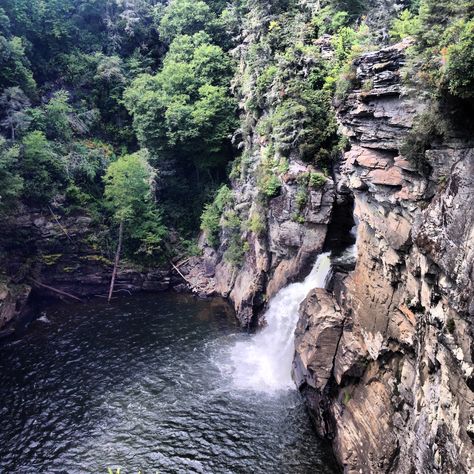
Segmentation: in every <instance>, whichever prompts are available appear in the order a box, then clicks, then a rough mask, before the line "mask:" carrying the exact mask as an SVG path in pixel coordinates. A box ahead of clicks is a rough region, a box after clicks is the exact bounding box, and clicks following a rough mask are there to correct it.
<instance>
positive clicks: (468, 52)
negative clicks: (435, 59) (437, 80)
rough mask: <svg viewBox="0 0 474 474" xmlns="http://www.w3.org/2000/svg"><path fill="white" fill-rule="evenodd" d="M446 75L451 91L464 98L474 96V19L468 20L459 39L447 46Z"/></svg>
mask: <svg viewBox="0 0 474 474" xmlns="http://www.w3.org/2000/svg"><path fill="white" fill-rule="evenodd" d="M447 57H448V61H447V66H446V72H445V77H446V81H447V85H448V89H449V92H450V93H451V94H453V95H455V96H458V97H461V98H462V99H470V98H473V97H474V20H471V21H468V22H466V23H465V24H464V25H463V27H462V29H461V32H460V34H459V40H458V41H457V42H456V43H455V44H451V45H450V46H449V47H448V48H447Z"/></svg>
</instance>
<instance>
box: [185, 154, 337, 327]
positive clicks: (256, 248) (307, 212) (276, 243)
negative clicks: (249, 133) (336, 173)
mask: <svg viewBox="0 0 474 474" xmlns="http://www.w3.org/2000/svg"><path fill="white" fill-rule="evenodd" d="M260 159H261V149H260V147H257V148H256V151H255V153H254V154H253V156H252V164H251V166H252V168H253V169H251V170H249V171H248V174H247V176H246V178H245V181H244V182H234V186H233V188H232V189H233V192H234V196H235V202H234V209H235V210H236V211H237V212H238V213H239V215H240V216H241V219H242V220H243V221H246V220H247V221H248V220H249V219H250V218H251V216H252V215H254V214H255V213H258V214H259V215H260V216H261V219H262V220H263V222H264V226H265V231H262V232H258V233H257V232H253V231H252V230H250V229H249V230H246V231H245V232H244V235H243V240H244V241H245V242H247V243H248V251H247V252H246V253H245V257H244V261H243V262H242V264H241V266H239V267H237V266H235V265H232V264H231V263H229V262H227V261H226V259H225V251H226V249H227V248H228V245H229V238H228V236H227V235H226V232H225V231H224V232H223V233H222V236H221V245H220V247H219V249H218V250H217V251H215V250H214V249H212V248H210V247H209V246H207V245H205V244H204V243H203V251H204V255H203V257H199V258H194V259H191V260H190V261H189V262H188V263H187V264H185V265H184V266H183V267H182V271H183V272H185V274H186V275H187V276H186V277H187V279H188V280H189V281H190V282H191V284H192V286H193V287H194V288H195V289H196V290H197V291H198V292H199V293H201V294H203V295H207V296H208V295H215V294H217V295H222V296H225V297H229V298H230V299H231V301H232V302H233V304H234V307H235V309H236V314H237V317H238V319H239V320H240V322H241V323H242V325H243V326H248V325H251V324H256V323H257V321H256V319H257V316H258V315H259V314H260V312H261V310H262V308H263V307H264V305H265V302H266V301H268V300H269V299H270V298H271V297H272V296H273V295H274V294H275V293H276V292H277V291H278V290H280V289H281V288H283V287H284V286H286V285H287V284H288V283H291V282H292V281H294V280H296V279H297V278H299V277H300V276H301V274H302V273H303V272H304V271H305V270H307V269H308V266H309V265H310V264H312V263H313V262H314V259H315V257H316V255H317V254H318V253H319V252H321V250H322V248H323V245H324V241H325V238H326V233H327V226H328V224H329V222H330V219H331V213H332V209H333V204H334V199H335V186H334V183H333V181H332V180H331V179H327V181H326V183H325V184H324V185H323V186H322V187H321V188H319V189H314V190H312V191H310V193H309V196H308V200H307V202H306V203H305V205H304V208H303V209H301V208H300V207H298V204H297V199H296V194H297V190H298V185H297V180H298V177H299V176H301V175H303V174H305V173H308V171H309V170H310V168H309V167H308V166H307V165H305V164H303V163H302V162H301V161H300V160H298V159H297V158H295V159H293V160H292V161H291V162H290V165H289V170H288V171H287V172H286V173H285V174H284V176H283V183H282V189H281V192H280V195H279V196H277V197H275V198H273V199H272V200H271V201H269V203H268V205H266V206H264V207H262V206H261V204H259V197H258V191H257V185H256V179H257V178H256V176H257V171H256V170H257V167H258V164H259V162H260ZM296 213H298V214H299V215H301V216H302V219H301V222H299V221H297V220H295V218H294V216H295V214H296Z"/></svg>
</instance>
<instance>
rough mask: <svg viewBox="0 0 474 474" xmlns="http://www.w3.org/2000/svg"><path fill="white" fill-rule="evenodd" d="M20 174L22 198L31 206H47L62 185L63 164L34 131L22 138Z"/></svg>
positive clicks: (63, 178)
mask: <svg viewBox="0 0 474 474" xmlns="http://www.w3.org/2000/svg"><path fill="white" fill-rule="evenodd" d="M20 172H21V176H22V177H23V179H24V181H25V186H24V190H23V196H24V197H25V199H26V200H27V201H28V202H29V203H31V204H33V205H40V206H41V205H44V204H47V203H48V202H49V201H50V200H51V198H52V197H53V196H54V195H55V194H56V193H57V192H58V191H59V189H60V188H61V187H62V185H63V184H64V181H65V170H64V163H63V161H62V160H61V159H60V157H59V156H58V155H57V154H56V153H55V151H54V150H53V147H52V145H51V143H50V142H49V141H48V140H47V139H46V136H45V135H44V133H43V132H41V131H37V130H35V131H33V132H30V133H28V134H27V135H25V137H24V138H23V140H22V159H21V163H20Z"/></svg>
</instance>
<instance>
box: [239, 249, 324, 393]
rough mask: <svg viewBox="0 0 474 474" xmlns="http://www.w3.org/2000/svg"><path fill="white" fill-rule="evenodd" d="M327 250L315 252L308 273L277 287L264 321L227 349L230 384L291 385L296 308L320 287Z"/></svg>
mask: <svg viewBox="0 0 474 474" xmlns="http://www.w3.org/2000/svg"><path fill="white" fill-rule="evenodd" d="M329 255H330V252H326V253H323V254H321V255H319V256H318V258H317V260H316V263H315V265H314V267H313V269H312V270H311V273H310V274H309V275H308V276H307V277H306V278H305V280H304V281H303V282H300V283H292V284H290V285H288V286H286V287H285V288H283V289H281V290H280V291H279V292H278V293H277V294H276V295H275V296H274V297H273V298H272V299H271V301H270V304H269V307H268V310H267V312H266V313H265V320H266V322H267V325H266V326H265V327H264V328H263V329H262V330H261V331H260V332H258V333H256V334H255V335H253V336H252V337H250V338H249V339H247V340H245V341H239V342H237V343H235V345H234V346H233V347H232V349H231V353H230V359H231V373H232V383H233V386H234V388H237V389H243V390H254V391H265V392H269V391H275V390H282V389H288V388H294V384H293V381H292V379H291V365H292V361H293V355H294V350H295V348H294V332H295V328H296V324H297V322H298V309H299V306H300V304H301V302H302V301H303V300H304V299H305V297H306V295H307V294H308V293H309V291H310V290H312V289H313V288H324V287H325V286H326V282H327V280H328V277H329V275H330V272H331V262H330V260H329Z"/></svg>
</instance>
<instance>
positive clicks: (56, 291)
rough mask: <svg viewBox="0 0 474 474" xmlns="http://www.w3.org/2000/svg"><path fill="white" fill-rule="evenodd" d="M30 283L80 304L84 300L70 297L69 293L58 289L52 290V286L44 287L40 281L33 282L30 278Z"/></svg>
mask: <svg viewBox="0 0 474 474" xmlns="http://www.w3.org/2000/svg"><path fill="white" fill-rule="evenodd" d="M31 281H32V282H33V283H34V284H36V285H38V286H41V287H42V288H46V289H47V290H51V291H53V292H54V293H58V294H59V295H62V296H67V297H68V298H72V299H73V300H76V301H80V302H81V303H83V302H84V300H81V298H79V297H78V296H74V295H71V293H68V292H67V291H63V290H59V289H58V288H54V287H52V286H49V285H45V284H44V283H41V282H40V281H38V280H35V279H34V278H31Z"/></svg>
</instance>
